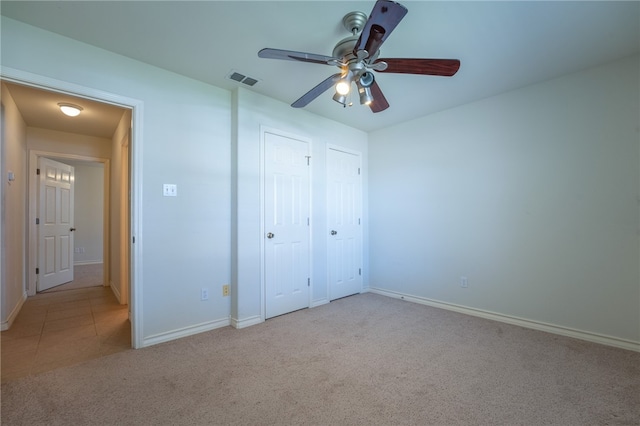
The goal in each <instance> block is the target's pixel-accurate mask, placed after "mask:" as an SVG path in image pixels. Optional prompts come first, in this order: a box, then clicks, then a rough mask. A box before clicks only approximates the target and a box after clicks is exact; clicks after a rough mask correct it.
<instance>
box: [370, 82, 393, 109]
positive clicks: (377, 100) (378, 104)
mask: <svg viewBox="0 0 640 426" xmlns="http://www.w3.org/2000/svg"><path fill="white" fill-rule="evenodd" d="M371 95H373V102H371V104H369V108H371V111H373V112H380V111H384V110H385V109H387V108H389V102H387V98H385V97H384V95H383V94H382V90H381V89H380V86H378V82H377V81H375V80H374V81H373V84H372V85H371Z"/></svg>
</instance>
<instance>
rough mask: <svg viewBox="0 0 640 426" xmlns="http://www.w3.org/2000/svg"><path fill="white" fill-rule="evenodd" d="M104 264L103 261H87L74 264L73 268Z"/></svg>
mask: <svg viewBox="0 0 640 426" xmlns="http://www.w3.org/2000/svg"><path fill="white" fill-rule="evenodd" d="M102 263H103V262H102V260H86V261H82V262H73V266H84V265H102Z"/></svg>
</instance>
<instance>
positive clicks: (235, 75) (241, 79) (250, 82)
mask: <svg viewBox="0 0 640 426" xmlns="http://www.w3.org/2000/svg"><path fill="white" fill-rule="evenodd" d="M227 78H228V79H229V80H233V81H237V82H238V83H242V84H246V85H247V86H255V85H256V83H259V82H260V80H258V79H257V78H253V77H247V76H246V75H244V74H241V73H239V72H237V71H233V70H232V71H231V72H230V73H229V74H228V75H227Z"/></svg>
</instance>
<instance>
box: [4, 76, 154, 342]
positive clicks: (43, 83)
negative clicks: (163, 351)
mask: <svg viewBox="0 0 640 426" xmlns="http://www.w3.org/2000/svg"><path fill="white" fill-rule="evenodd" d="M0 78H2V79H3V80H5V81H8V82H13V83H16V84H22V85H26V86H30V87H34V88H38V89H42V90H47V91H53V92H60V93H65V94H70V95H73V96H77V97H82V98H86V99H91V100H94V101H97V102H103V103H108V104H113V105H117V106H120V107H122V108H126V109H130V110H131V130H130V135H131V139H130V146H131V148H130V154H131V159H130V162H131V167H130V171H129V173H130V175H129V176H130V182H129V188H130V191H131V203H130V211H131V214H130V223H129V226H130V236H131V239H132V240H131V241H128V244H130V245H129V247H130V249H131V250H130V259H129V260H130V264H131V270H130V279H129V286H130V287H129V288H130V300H129V308H130V312H131V315H130V321H131V345H132V347H133V348H141V347H143V345H144V332H143V328H142V306H143V304H142V296H143V291H142V286H143V276H142V245H143V244H142V243H143V239H142V220H141V216H142V148H143V147H142V141H143V129H142V122H143V116H144V102H142V101H141V100H138V99H134V98H129V97H126V96H121V95H118V94H113V93H109V92H104V91H102V90H99V89H96V88H93V87H86V86H81V85H78V84H74V83H69V82H66V81H61V80H57V79H53V78H50V77H46V76H42V75H38V74H33V73H30V72H27V71H22V70H17V69H14V68H9V67H5V66H0ZM31 164H33V162H32V161H30V165H29V166H28V167H29V172H30V175H31V176H33V175H32V174H31V169H30V168H31ZM105 169H106V167H105ZM34 173H35V171H34ZM29 191H31V189H29ZM28 220H29V226H27V229H29V228H30V227H31V224H35V216H32V214H31V212H29V217H28ZM105 222H106V219H105ZM2 226H4V224H3V225H2ZM32 235H33V233H32V232H29V235H27V237H26V240H27V244H28V245H29V248H28V252H27V253H26V254H25V255H26V257H27V262H26V267H27V273H26V274H25V275H26V277H27V285H28V288H25V292H27V291H28V289H29V288H30V287H31V286H30V285H29V284H28V283H35V281H34V280H33V277H31V275H30V274H34V275H35V268H36V264H37V263H36V257H35V256H33V253H32V252H33V250H34V247H37V245H34V244H33V242H32V241H31V236H32ZM134 241H135V243H133V242H134ZM105 253H108V251H107V252H105ZM34 291H35V287H34Z"/></svg>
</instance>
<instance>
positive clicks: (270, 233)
mask: <svg viewBox="0 0 640 426" xmlns="http://www.w3.org/2000/svg"><path fill="white" fill-rule="evenodd" d="M273 237H275V235H274V234H273V232H269V233H268V234H267V238H268V239H272V238H273Z"/></svg>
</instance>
